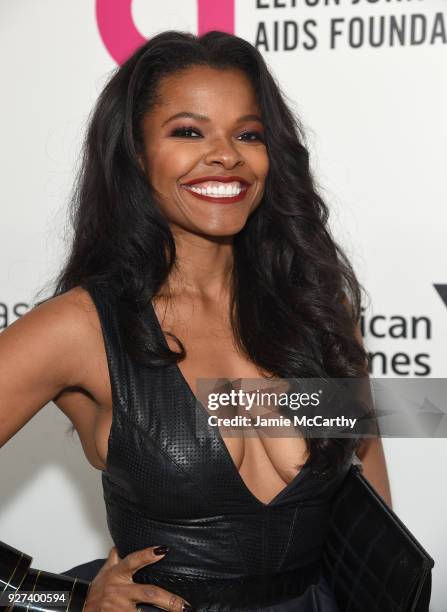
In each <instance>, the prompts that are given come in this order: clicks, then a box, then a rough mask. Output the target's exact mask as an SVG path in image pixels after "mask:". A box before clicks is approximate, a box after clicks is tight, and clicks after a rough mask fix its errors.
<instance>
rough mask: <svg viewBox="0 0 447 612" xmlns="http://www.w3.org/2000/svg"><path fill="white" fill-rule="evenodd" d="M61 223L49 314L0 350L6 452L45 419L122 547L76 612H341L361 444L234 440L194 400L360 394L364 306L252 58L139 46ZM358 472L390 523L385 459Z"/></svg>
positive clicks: (220, 49)
mask: <svg viewBox="0 0 447 612" xmlns="http://www.w3.org/2000/svg"><path fill="white" fill-rule="evenodd" d="M73 213H74V214H73V221H74V229H75V234H74V241H73V246H72V250H71V253H70V256H69V259H68V261H67V263H66V265H65V267H64V269H63V271H62V273H61V274H60V276H59V278H58V282H57V286H56V290H55V292H54V295H53V296H52V298H51V299H49V300H46V301H44V302H40V303H39V304H38V305H37V306H36V307H35V308H34V309H33V310H32V311H31V312H29V313H28V314H27V315H25V316H24V317H22V318H21V319H20V320H19V321H17V322H15V323H14V324H13V325H11V326H10V327H9V328H8V329H7V330H6V331H5V332H4V334H3V335H2V337H1V339H0V340H1V342H0V361H1V362H2V363H3V364H4V363H8V368H7V370H8V376H6V374H3V373H2V376H3V378H4V379H5V380H2V381H1V383H2V384H1V385H0V388H1V389H2V391H1V393H2V399H3V401H2V402H1V405H2V406H8V410H6V409H4V410H3V414H0V418H1V420H2V422H4V423H5V424H6V428H3V430H2V434H1V435H2V440H0V442H2V443H4V442H5V441H6V440H7V439H9V438H10V437H11V436H12V435H13V434H14V433H15V432H16V431H17V430H18V429H20V427H21V426H23V424H24V423H25V422H27V421H28V420H29V418H31V417H32V415H33V414H34V413H35V412H37V410H38V409H39V408H40V407H42V406H43V405H45V404H46V403H47V402H48V401H50V400H53V401H54V402H55V403H56V404H57V406H59V408H60V409H61V410H62V411H63V412H64V413H65V414H66V415H67V416H68V417H69V418H70V419H71V421H72V423H73V426H74V428H75V429H76V430H77V432H78V434H79V436H80V439H81V441H82V445H83V448H84V451H85V454H86V456H87V458H88V460H89V461H90V463H91V464H92V465H93V466H94V467H96V468H98V469H100V470H102V482H103V486H104V497H105V501H106V509H107V520H108V525H109V528H110V532H111V535H112V538H113V540H114V542H115V544H116V547H114V548H113V549H112V550H111V551H110V554H109V557H108V559H107V561H106V563H105V564H104V565H103V566H102V568H101V570H100V571H99V573H97V572H98V567H97V564H96V565H95V564H93V565H92V566H91V572H92V573H91V575H89V576H88V579H89V580H92V583H91V585H90V589H89V593H88V596H87V600H86V604H85V608H84V612H92V611H93V610H95V611H96V610H120V611H125V610H132V609H135V607H136V604H137V603H139V605H140V607H141V608H142V609H149V610H156V609H163V610H182V609H184V610H186V609H191V607H189V608H188V604H189V605H190V606H192V607H193V608H194V609H197V610H215V611H221V610H233V611H234V610H264V611H267V610H271V611H277V612H280V611H281V612H286V611H288V610H294V611H296V610H300V611H312V610H325V611H326V612H330V611H333V610H337V606H336V603H335V599H334V597H333V595H332V594H331V592H330V591H329V589H328V587H327V584H326V581H325V579H324V576H323V575H322V573H321V568H320V564H319V560H320V554H321V549H322V547H323V545H324V538H325V533H326V530H327V526H328V518H329V509H330V501H331V498H332V496H333V494H334V493H335V491H336V490H337V488H338V486H340V483H341V482H342V480H343V477H344V475H345V474H346V473H347V470H348V468H349V466H350V465H351V462H352V460H353V458H354V455H353V452H354V450H355V447H354V445H353V441H352V440H347V439H345V440H340V439H330V438H329V439H321V438H320V439H319V438H315V439H311V438H309V439H307V441H305V440H304V439H303V438H299V437H288V438H271V437H266V438H261V437H260V436H247V437H239V438H234V437H232V438H225V439H224V437H223V436H221V434H220V433H219V431H216V430H215V429H214V430H213V431H211V429H213V428H208V429H207V427H206V425H204V419H205V411H203V410H201V409H200V408H201V407H200V404H198V402H197V401H196V400H197V397H198V386H197V384H196V381H197V379H199V378H224V379H229V380H233V379H246V378H251V379H253V378H261V377H271V376H275V377H279V378H294V377H296V378H301V377H309V378H311V377H315V378H319V377H322V376H326V377H327V376H329V377H334V378H335V377H341V378H354V377H359V376H365V375H367V368H366V364H367V361H366V353H365V350H364V348H363V347H362V345H361V335H360V332H359V328H358V324H357V322H358V319H359V312H360V286H359V283H358V281H357V279H356V277H355V274H354V272H353V270H352V268H351V267H350V264H349V262H348V260H347V259H346V257H345V256H344V254H343V252H342V250H341V249H340V248H339V247H338V246H337V245H336V244H335V242H334V240H333V239H332V237H331V235H330V233H329V230H328V226H327V219H328V209H327V207H326V205H325V203H324V202H323V201H322V199H321V197H320V196H319V195H318V193H317V191H316V189H315V186H314V182H313V179H312V175H311V171H310V168H309V156H308V152H307V150H306V148H305V146H304V144H303V136H302V130H301V128H300V126H299V123H298V121H297V119H296V118H295V117H294V116H293V115H292V113H291V111H290V110H289V108H288V107H287V105H286V103H285V101H284V97H283V95H282V94H281V91H280V88H279V86H278V84H277V83H276V82H275V80H274V78H273V77H272V75H271V74H270V73H269V71H268V69H267V67H266V65H265V62H264V61H263V58H262V56H261V55H260V53H259V52H258V51H257V50H256V49H255V48H254V47H253V46H251V45H250V44H249V43H248V42H246V41H244V40H242V39H240V38H238V37H236V36H232V35H229V34H225V33H223V32H216V31H214V32H209V33H207V34H206V35H204V36H201V37H196V36H193V35H192V34H187V33H180V32H174V31H169V32H164V33H161V34H159V35H157V36H155V37H154V38H152V39H151V40H150V41H149V42H147V43H146V44H145V45H143V46H142V47H141V48H139V49H138V50H137V51H136V52H135V53H134V55H133V56H132V57H130V58H129V59H128V60H127V61H126V62H125V63H124V64H123V65H122V66H121V67H120V68H119V69H118V70H117V71H116V73H115V74H114V75H113V77H112V78H111V80H110V81H109V83H108V84H107V85H106V87H105V89H104V91H103V92H102V93H101V95H100V97H99V100H98V103H97V105H96V108H95V110H94V114H93V116H92V119H91V122H90V125H89V129H88V134H87V139H86V144H85V154H84V159H83V164H82V168H81V173H80V175H79V181H78V183H77V188H76V189H75V193H74V199H73ZM178 348H180V350H177V349H178ZM180 364H181V365H180ZM19 372H20V374H19ZM11 407H12V409H11ZM202 426H203V427H204V429H201V427H202ZM204 431H206V432H207V433H206V434H205V435H204V434H203V432H204ZM5 432H6V433H5ZM357 454H358V455H359V457H360V459H362V461H363V467H364V473H365V475H366V476H367V477H368V478H369V480H370V481H371V482H372V484H373V485H374V486H375V487H376V488H377V490H378V491H379V493H381V494H382V496H383V497H384V498H385V499H386V501H388V503H389V504H390V503H391V501H390V493H389V486H388V481H387V476H386V468H385V462H384V457H383V451H382V447H381V444H380V440H377V439H375V440H373V441H372V442H371V441H370V442H369V443H368V444H362V445H361V447H360V448H358V449H357ZM158 546H162V548H161V549H158ZM163 546H165V547H166V546H167V548H168V550H167V549H166V548H163ZM156 549H157V550H158V552H160V550H161V553H162V554H161V557H160V556H157V554H156V552H157V550H156ZM73 575H75V571H73ZM84 577H85V575H84ZM143 585H146V586H143ZM148 585H150V586H148ZM143 604H149V605H146V606H144V607H143Z"/></svg>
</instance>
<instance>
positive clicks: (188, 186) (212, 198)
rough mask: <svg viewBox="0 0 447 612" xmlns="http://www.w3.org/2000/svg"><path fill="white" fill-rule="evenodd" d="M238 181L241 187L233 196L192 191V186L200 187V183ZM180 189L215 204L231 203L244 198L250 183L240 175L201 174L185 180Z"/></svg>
mask: <svg viewBox="0 0 447 612" xmlns="http://www.w3.org/2000/svg"><path fill="white" fill-rule="evenodd" d="M210 182H213V183H239V184H240V187H241V191H240V193H238V194H237V195H234V196H227V195H223V194H222V195H218V194H216V195H205V194H203V193H198V192H197V191H193V189H192V188H193V186H197V187H200V184H201V183H202V184H203V183H210ZM180 187H181V188H182V189H184V190H185V191H187V192H188V193H190V194H191V195H192V196H194V197H196V198H198V199H199V200H205V201H207V202H213V203H216V204H232V203H234V202H239V201H240V200H243V199H244V198H245V194H246V192H247V190H248V188H249V187H250V183H249V182H248V181H247V180H246V179H244V178H242V177H241V176H234V175H233V176H217V175H213V176H201V177H200V178H195V179H190V180H189V181H185V182H184V183H182V184H181V185H180Z"/></svg>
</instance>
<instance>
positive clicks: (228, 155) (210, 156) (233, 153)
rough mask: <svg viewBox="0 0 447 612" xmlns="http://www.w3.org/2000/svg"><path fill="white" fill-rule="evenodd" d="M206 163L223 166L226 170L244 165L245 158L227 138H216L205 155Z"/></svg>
mask: <svg viewBox="0 0 447 612" xmlns="http://www.w3.org/2000/svg"><path fill="white" fill-rule="evenodd" d="M205 163H206V164H208V165H213V164H221V165H222V166H224V167H225V168H233V167H234V166H236V165H242V164H243V163H244V158H243V156H242V155H241V153H240V152H239V150H238V149H237V148H236V147H235V146H234V145H233V144H232V143H231V142H230V141H229V140H228V139H227V138H216V139H215V140H214V141H213V145H212V146H211V147H210V149H209V151H208V152H207V153H206V155H205Z"/></svg>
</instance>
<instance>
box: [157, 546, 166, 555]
mask: <svg viewBox="0 0 447 612" xmlns="http://www.w3.org/2000/svg"><path fill="white" fill-rule="evenodd" d="M167 552H169V546H157V548H154V555H164V554H165V553H167Z"/></svg>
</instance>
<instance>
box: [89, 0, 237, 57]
mask: <svg viewBox="0 0 447 612" xmlns="http://www.w3.org/2000/svg"><path fill="white" fill-rule="evenodd" d="M234 3H235V0H218V1H216V0H197V17H198V19H197V22H198V28H199V31H198V34H199V36H200V35H202V34H205V32H209V31H210V30H221V31H223V32H228V33H229V34H233V33H234ZM131 6H132V0H114V1H113V2H111V1H110V0H96V21H97V23H98V29H99V33H100V35H101V39H102V42H103V43H104V46H105V48H106V49H107V51H108V52H109V53H110V55H111V56H112V57H113V59H114V60H115V61H116V62H117V63H118V64H122V63H123V62H124V61H125V60H126V59H127V58H128V57H129V56H130V55H131V54H132V53H133V52H134V51H135V50H136V49H137V48H138V47H141V45H143V44H144V43H145V42H146V40H147V39H146V38H144V36H142V35H141V34H140V32H139V31H138V30H137V28H136V26H135V23H134V21H133V19H132V11H131Z"/></svg>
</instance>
